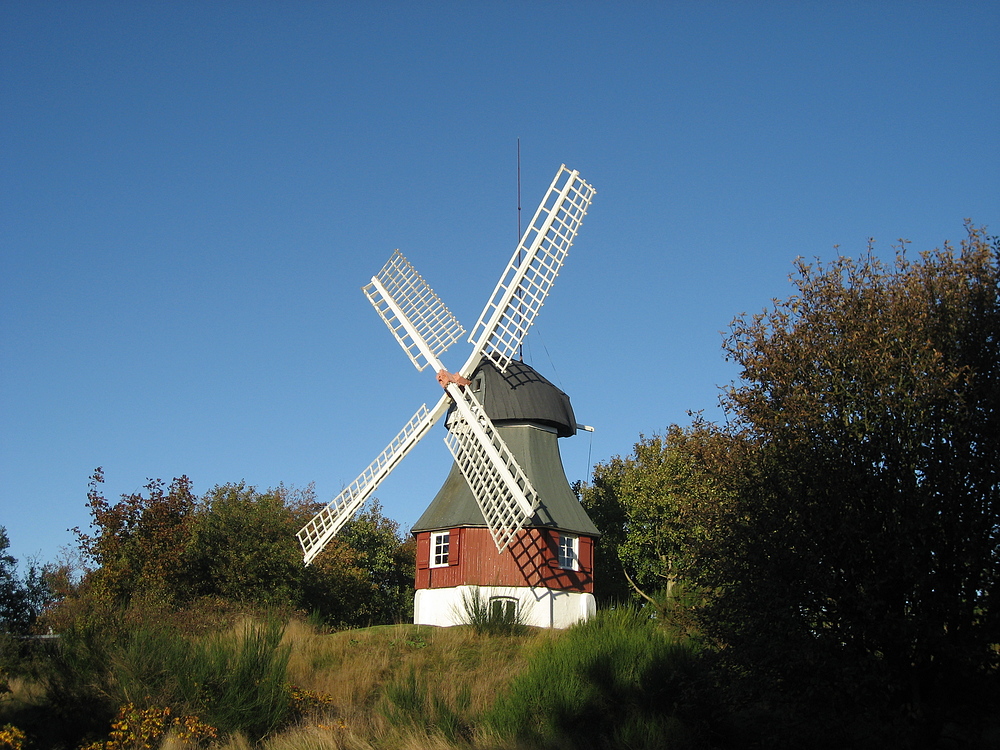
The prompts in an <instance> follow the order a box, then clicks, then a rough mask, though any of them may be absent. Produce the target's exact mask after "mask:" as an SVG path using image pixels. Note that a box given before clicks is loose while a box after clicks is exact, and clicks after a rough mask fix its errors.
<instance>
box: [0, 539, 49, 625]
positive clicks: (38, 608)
mask: <svg viewBox="0 0 1000 750" xmlns="http://www.w3.org/2000/svg"><path fill="white" fill-rule="evenodd" d="M9 548H10V537H8V536H7V529H6V528H5V527H3V526H0V634H3V633H11V634H16V635H23V634H24V633H27V632H28V631H29V629H30V628H31V626H32V625H33V624H34V622H35V620H37V619H38V616H39V615H40V614H41V612H42V610H43V609H45V607H47V606H48V605H49V604H50V603H51V602H52V600H53V596H52V592H51V590H50V588H49V585H48V572H49V571H48V568H45V567H41V568H40V567H39V566H37V565H35V564H31V565H29V566H28V570H27V572H26V573H25V574H24V576H23V577H22V576H20V575H18V572H17V560H16V559H15V558H14V557H13V556H12V555H10V554H8V552H7V550H8V549H9Z"/></svg>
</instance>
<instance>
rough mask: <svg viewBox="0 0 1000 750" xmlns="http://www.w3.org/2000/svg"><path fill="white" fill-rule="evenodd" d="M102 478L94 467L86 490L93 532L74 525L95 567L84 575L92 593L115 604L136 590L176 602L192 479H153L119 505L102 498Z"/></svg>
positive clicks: (183, 574)
mask: <svg viewBox="0 0 1000 750" xmlns="http://www.w3.org/2000/svg"><path fill="white" fill-rule="evenodd" d="M103 482H104V472H103V470H102V469H101V468H98V469H97V470H96V471H95V472H94V474H93V476H92V477H91V482H90V488H89V491H88V493H87V505H88V507H89V508H90V515H91V528H92V529H93V532H92V533H85V532H83V531H81V530H80V529H79V528H75V529H73V532H74V533H75V534H76V537H77V544H78V546H79V549H80V552H81V553H82V555H83V556H84V557H85V558H86V559H87V560H89V562H90V563H92V564H93V565H94V566H95V568H94V570H93V571H91V573H89V574H88V579H89V580H88V581H87V588H88V590H89V591H90V595H91V596H92V597H94V598H95V599H100V600H103V601H104V602H105V603H107V604H117V605H127V604H128V602H129V601H130V600H131V599H132V597H133V595H135V594H136V593H143V594H149V595H155V596H158V597H162V598H163V599H164V600H165V601H166V602H167V603H172V602H174V601H175V600H176V597H177V595H178V593H179V592H181V591H183V590H184V588H185V587H186V585H187V583H188V581H187V572H188V571H187V563H186V560H185V551H186V549H187V547H188V544H189V542H190V539H191V533H192V520H193V514H194V510H195V503H196V497H195V495H194V493H193V492H192V489H191V480H190V479H188V478H187V477H186V476H182V477H179V478H176V479H174V480H173V481H172V482H171V483H170V484H169V485H165V484H164V482H163V481H162V480H160V479H151V480H149V481H148V483H147V484H146V487H145V489H146V492H147V494H146V495H143V494H142V493H141V492H134V493H131V494H129V495H122V497H121V500H120V501H119V502H117V503H111V502H109V501H108V500H107V499H106V498H105V497H104V495H103V494H102V492H101V489H100V485H101V484H103Z"/></svg>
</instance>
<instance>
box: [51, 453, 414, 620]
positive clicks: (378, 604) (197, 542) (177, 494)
mask: <svg viewBox="0 0 1000 750" xmlns="http://www.w3.org/2000/svg"><path fill="white" fill-rule="evenodd" d="M103 481H104V475H103V472H102V471H101V470H100V469H97V470H96V472H95V473H94V475H93V477H92V478H91V484H90V489H89V492H88V506H89V508H90V513H91V519H92V520H91V529H90V531H89V532H86V533H85V532H83V531H81V530H80V529H75V530H74V531H75V533H76V535H77V540H78V546H79V550H80V553H81V554H82V555H83V556H84V557H85V558H86V559H87V560H88V561H89V563H90V565H91V566H92V568H91V569H90V570H89V571H88V572H87V573H86V574H85V575H84V578H83V580H82V582H80V583H79V585H75V584H72V582H71V581H70V580H69V577H68V572H67V571H66V570H63V571H62V575H61V576H59V581H58V583H59V586H60V588H61V589H65V590H66V593H67V596H66V598H65V600H64V602H63V605H62V606H61V607H60V609H59V611H58V612H56V613H53V615H52V617H51V623H52V624H53V625H54V626H56V627H59V628H60V629H64V628H66V627H68V626H69V625H70V624H71V623H73V622H75V621H78V620H80V619H81V618H83V620H85V621H86V622H91V620H92V621H93V623H95V624H96V625H97V626H98V627H103V625H104V624H105V623H106V622H108V616H109V615H110V616H111V618H112V619H114V618H117V613H118V612H119V611H120V610H122V609H125V610H127V609H128V608H129V607H130V606H133V605H135V609H136V611H135V612H134V614H135V615H136V616H139V617H143V616H145V615H144V614H143V612H144V611H145V610H149V608H150V607H152V608H153V609H156V608H165V610H167V611H169V610H176V609H178V608H183V607H187V606H190V605H192V603H193V602H195V600H198V599H206V598H213V599H215V600H216V601H218V602H221V603H223V606H224V607H228V606H229V604H236V605H238V607H244V606H250V607H267V608H273V607H278V608H284V609H287V610H291V609H298V610H305V611H308V612H312V611H317V612H319V613H320V614H321V615H323V616H324V617H325V618H326V619H327V620H328V621H330V622H331V624H336V625H368V624H383V623H392V622H397V621H399V620H402V619H405V618H406V617H407V616H408V613H409V609H410V607H411V602H410V599H411V591H412V585H413V568H414V560H413V557H414V554H413V553H414V550H413V543H412V542H411V541H409V540H407V539H405V538H404V537H403V536H402V535H401V534H400V533H399V525H398V524H397V523H396V522H395V521H392V520H390V519H388V518H385V517H384V516H383V515H382V513H381V508H380V507H379V505H378V503H377V502H374V503H373V504H372V505H371V506H369V507H368V508H367V509H366V510H365V511H364V512H363V513H361V514H360V515H359V516H357V517H356V518H355V519H354V520H353V521H351V522H349V523H348V524H347V525H346V526H345V527H344V529H342V530H341V532H340V534H339V536H338V538H337V539H336V540H334V543H333V544H331V545H330V549H329V552H328V553H326V552H325V553H324V554H323V555H321V556H320V558H318V559H317V561H316V562H315V563H314V564H313V565H312V566H309V567H306V566H304V565H303V563H302V553H301V550H300V549H299V546H298V543H297V540H296V532H297V531H298V530H299V529H300V528H301V527H302V526H303V525H304V524H305V523H306V522H307V521H308V520H309V519H310V518H311V517H312V516H313V515H314V514H315V513H316V512H317V510H319V509H320V508H321V507H322V504H321V503H319V502H318V501H317V500H316V497H315V493H314V491H313V488H312V486H309V487H307V488H306V489H305V490H294V489H287V488H285V487H284V486H279V487H277V488H274V489H269V490H267V491H265V492H260V491H258V490H257V488H255V487H252V486H249V485H247V484H246V483H245V482H238V483H231V484H225V485H217V486H216V487H213V488H212V489H211V490H209V491H208V492H207V493H205V495H203V496H202V497H201V498H198V497H196V496H195V495H194V494H193V492H192V489H191V482H190V480H189V479H188V478H187V477H180V478H178V479H174V480H173V481H172V482H171V483H170V484H169V485H165V484H164V483H163V482H162V481H160V480H150V481H149V483H148V484H147V486H146V492H145V493H142V492H139V493H132V494H130V495H123V496H122V497H121V499H120V500H119V501H118V502H117V503H112V502H109V501H108V500H107V499H106V498H105V497H104V495H103V494H102V493H101V491H100V485H101V483H103ZM53 580H55V578H53ZM227 603H228V604H227ZM146 614H148V612H147V613H146ZM154 616H155V615H154Z"/></svg>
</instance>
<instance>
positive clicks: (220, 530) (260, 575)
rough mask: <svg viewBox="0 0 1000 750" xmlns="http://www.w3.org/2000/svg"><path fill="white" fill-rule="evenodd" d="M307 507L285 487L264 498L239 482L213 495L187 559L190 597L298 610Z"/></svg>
mask: <svg viewBox="0 0 1000 750" xmlns="http://www.w3.org/2000/svg"><path fill="white" fill-rule="evenodd" d="M306 494H307V495H308V498H307V499H306V500H305V501H304V504H306V505H310V506H315V505H316V503H315V498H314V497H313V496H312V490H311V488H309V489H307V490H306ZM302 504H303V502H302V498H301V497H299V495H298V494H297V493H294V492H289V491H288V490H286V489H285V488H284V487H279V488H277V489H271V490H268V491H266V492H263V493H262V492H259V491H257V489H256V488H254V487H249V486H247V485H246V483H244V482H239V483H236V484H225V485H217V486H216V487H213V488H212V489H211V490H209V491H208V492H207V493H206V494H205V495H204V496H203V497H202V498H201V499H200V500H199V501H198V504H197V509H196V511H195V514H194V518H193V522H192V531H191V540H190V544H189V546H188V550H187V554H186V561H187V565H188V566H189V570H188V577H189V579H190V594H191V595H192V596H193V595H201V596H217V597H221V598H223V599H228V600H230V601H237V602H246V603H254V604H263V605H278V606H298V604H299V599H300V598H301V597H300V590H301V577H302V556H301V553H300V552H299V550H298V546H297V544H296V542H295V532H296V531H298V529H299V528H301V526H302V524H303V518H302V514H301V513H297V512H296V509H297V508H299V507H301V505H302Z"/></svg>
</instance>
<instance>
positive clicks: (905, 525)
mask: <svg viewBox="0 0 1000 750" xmlns="http://www.w3.org/2000/svg"><path fill="white" fill-rule="evenodd" d="M796 270H797V274H796V276H795V277H794V278H793V282H794V284H795V287H796V293H795V294H794V295H792V296H791V297H789V298H788V299H787V300H780V301H775V302H774V305H773V307H771V308H768V309H766V310H765V311H763V312H762V313H760V314H758V315H754V316H743V317H740V318H738V319H737V320H736V321H735V322H734V323H733V326H732V331H731V334H730V335H729V337H728V338H727V340H726V343H725V349H726V352H727V354H728V355H729V357H731V358H732V359H733V360H735V361H736V362H737V363H738V364H739V365H740V366H741V367H742V380H741V382H740V383H739V384H737V385H735V386H734V387H732V388H731V389H730V390H729V392H728V394H727V396H726V399H725V405H726V407H727V409H728V413H729V415H730V418H731V419H732V425H731V428H730V429H731V431H732V432H733V433H734V434H736V433H739V434H741V435H742V436H743V438H744V439H745V441H746V443H747V444H749V445H752V446H754V457H753V460H752V461H750V462H742V463H740V462H738V463H737V464H734V466H733V467H732V468H731V471H732V473H731V477H730V480H729V481H730V486H738V487H739V491H738V493H737V494H738V500H737V501H736V502H735V504H734V506H733V507H732V508H731V509H730V510H729V511H728V512H726V513H725V514H723V515H722V516H720V519H719V523H718V524H717V525H716V526H715V527H714V529H713V530H712V535H711V536H712V543H711V544H708V545H701V546H700V547H699V549H698V550H697V554H698V556H699V564H698V578H699V581H700V582H701V583H702V584H703V585H705V586H707V587H710V588H711V589H712V590H713V591H715V592H716V594H717V595H716V596H715V597H714V598H713V599H712V601H711V604H710V605H709V607H708V608H707V609H706V611H705V619H704V623H705V625H706V627H707V628H709V630H710V631H711V632H712V633H713V634H714V635H715V636H716V637H717V638H718V639H719V640H720V641H721V642H724V643H725V644H727V646H728V649H727V651H726V653H727V654H728V655H729V656H730V657H731V658H732V659H734V660H736V661H738V662H739V663H740V664H741V666H742V668H743V669H746V670H749V672H750V673H752V674H754V675H755V676H756V678H757V679H758V680H760V679H761V678H762V677H763V678H767V679H768V680H769V681H770V684H774V685H780V686H783V689H784V691H785V693H786V694H789V695H790V694H793V693H796V692H797V693H798V694H797V695H796V698H795V699H796V700H801V699H802V698H803V696H804V695H806V694H808V693H810V692H811V693H812V694H814V696H815V697H816V698H817V701H823V702H828V701H831V700H833V701H844V708H845V710H852V711H853V710H862V711H863V710H864V709H867V710H868V713H869V714H871V713H873V712H876V713H880V714H881V715H882V716H888V715H894V716H897V717H900V720H901V721H902V720H903V719H905V718H906V717H916V719H917V720H918V721H917V724H918V725H919V726H920V727H921V733H922V736H924V737H929V738H932V740H934V741H936V739H937V737H938V735H939V733H940V730H941V727H942V726H943V724H944V723H945V722H946V721H956V722H957V721H960V720H961V716H960V715H959V713H958V712H959V711H960V710H970V709H972V708H973V707H975V706H977V705H979V704H980V703H981V701H982V700H983V699H984V696H986V695H988V692H987V688H988V687H989V686H990V681H995V679H996V670H997V668H998V666H1000V665H998V654H997V649H996V645H995V644H997V643H1000V608H998V605H997V600H998V596H1000V588H998V582H1000V474H998V473H997V466H1000V441H998V440H997V439H996V436H997V435H998V434H1000V243H998V242H997V241H996V239H995V238H993V239H991V238H988V237H987V236H986V235H985V233H984V231H983V230H981V229H977V228H975V227H972V226H971V225H967V237H966V238H965V239H964V240H963V241H962V242H961V246H960V247H959V248H954V247H952V246H951V245H949V244H945V246H944V248H943V249H940V250H935V251H933V252H925V253H921V254H920V255H919V256H918V257H917V258H912V257H910V256H908V255H907V253H906V251H905V245H903V246H901V247H899V248H898V249H897V253H896V257H895V262H894V263H893V264H885V263H883V262H881V261H879V259H878V258H876V257H875V256H874V254H873V253H872V252H871V247H869V252H868V253H867V254H866V255H865V256H864V257H862V258H861V259H860V260H857V261H853V260H851V259H848V258H843V257H841V258H838V259H837V260H836V261H834V262H833V263H830V264H828V265H825V266H824V265H822V264H819V263H816V264H809V263H806V262H804V261H800V262H799V263H798V264H797V269H796ZM824 681H825V682H826V683H827V685H828V687H831V688H833V689H832V691H831V690H823V689H820V686H821V685H822V683H824ZM848 686H849V689H848ZM831 696H835V697H831ZM865 703H866V704H867V705H866V706H863V705H862V704H865Z"/></svg>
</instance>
